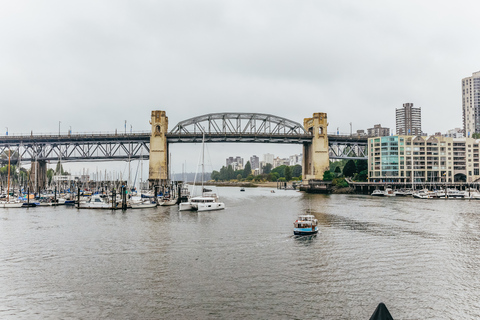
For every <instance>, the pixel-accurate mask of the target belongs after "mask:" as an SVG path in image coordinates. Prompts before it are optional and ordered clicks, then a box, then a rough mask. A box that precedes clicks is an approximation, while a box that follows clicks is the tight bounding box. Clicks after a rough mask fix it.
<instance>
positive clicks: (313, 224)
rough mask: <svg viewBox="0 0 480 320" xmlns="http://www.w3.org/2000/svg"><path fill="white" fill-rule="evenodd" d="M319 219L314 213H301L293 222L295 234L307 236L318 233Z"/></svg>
mask: <svg viewBox="0 0 480 320" xmlns="http://www.w3.org/2000/svg"><path fill="white" fill-rule="evenodd" d="M317 224H318V220H317V219H316V218H315V216H314V215H312V214H301V215H299V216H298V219H297V220H296V221H295V222H294V223H293V234H294V235H296V236H306V235H312V234H317V233H318V226H317Z"/></svg>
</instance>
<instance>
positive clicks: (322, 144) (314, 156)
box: [302, 113, 330, 180]
mask: <svg viewBox="0 0 480 320" xmlns="http://www.w3.org/2000/svg"><path fill="white" fill-rule="evenodd" d="M303 127H304V128H305V130H307V131H308V132H310V133H311V134H312V143H305V144H303V166H302V177H303V180H311V179H315V180H322V179H323V173H324V172H325V171H326V170H328V169H329V166H330V157H329V155H328V136H327V127H328V122H327V114H326V113H314V114H313V118H305V119H304V120H303Z"/></svg>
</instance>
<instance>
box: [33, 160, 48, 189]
mask: <svg viewBox="0 0 480 320" xmlns="http://www.w3.org/2000/svg"><path fill="white" fill-rule="evenodd" d="M29 186H30V190H34V191H33V192H37V193H38V192H39V191H40V190H44V189H45V188H46V186H47V162H46V161H44V160H39V161H36V162H32V164H31V169H30V184H29ZM35 187H36V188H35Z"/></svg>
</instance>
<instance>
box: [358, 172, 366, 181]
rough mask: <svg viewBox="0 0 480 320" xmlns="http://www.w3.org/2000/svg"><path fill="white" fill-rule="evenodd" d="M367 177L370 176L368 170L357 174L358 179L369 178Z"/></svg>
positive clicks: (364, 179)
mask: <svg viewBox="0 0 480 320" xmlns="http://www.w3.org/2000/svg"><path fill="white" fill-rule="evenodd" d="M367 178H368V170H362V171H360V172H359V173H358V174H357V176H356V180H357V181H367V180H368V179H367Z"/></svg>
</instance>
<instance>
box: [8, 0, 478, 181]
mask: <svg viewBox="0 0 480 320" xmlns="http://www.w3.org/2000/svg"><path fill="white" fill-rule="evenodd" d="M478 12H480V2H478V1H439V0H436V1H418V0H417V1H385V0H379V1H374V0H363V1H358V0H352V1H342V0H332V1H320V0H317V1H302V0H295V1H293V0H292V1H282V0H275V1H258V0H256V1H245V0H244V1H227V0H219V1H198V0H197V1H193V0H192V1H188V0H186V1H180V0H175V1H119V0H115V1H113V0H112V1H106V0H102V1H98V0H96V1H85V0H82V1H72V0H69V1H65V0H63V1H48V0H44V1H21V0H20V1H19V0H14V1H5V0H0V108H1V111H2V116H1V118H0V125H1V127H0V130H6V127H8V128H9V132H10V133H11V134H13V133H30V131H32V130H33V132H34V133H35V132H58V126H59V121H61V130H62V131H65V132H66V131H67V130H68V129H69V128H70V127H71V129H72V131H73V132H74V133H75V132H92V131H96V132H97V131H114V130H115V129H118V130H123V126H124V121H125V120H127V127H128V130H129V129H130V126H132V129H133V130H134V131H137V130H149V129H150V127H149V123H148V121H149V118H150V112H151V110H165V111H166V112H167V115H168V117H169V124H170V128H173V127H174V126H175V124H176V123H178V122H179V121H182V120H184V119H187V118H191V117H194V116H197V115H203V114H207V113H212V112H259V113H270V114H274V115H277V116H280V117H284V118H288V119H291V120H293V121H297V122H300V123H302V122H303V118H306V117H311V116H312V114H313V113H314V112H326V113H327V114H328V121H329V132H334V131H336V129H337V127H338V128H339V130H340V132H345V133H349V132H350V122H352V126H353V131H356V130H357V129H367V128H370V127H372V126H373V125H374V124H379V123H380V124H382V126H386V127H390V128H392V129H394V128H395V108H400V107H401V106H402V104H403V103H406V102H412V103H414V106H415V107H421V108H422V129H423V131H425V132H427V133H429V134H430V133H434V132H437V131H440V132H446V131H447V130H449V129H452V128H455V127H462V109H461V79H462V78H464V77H467V76H471V74H472V73H473V72H476V71H479V70H480V54H479V53H480V42H479V41H478V39H479V36H478V30H480V20H479V19H478ZM2 127H3V128H2ZM209 148H210V149H211V150H210V152H211V153H212V155H213V157H214V158H215V159H216V160H213V166H216V165H217V164H216V163H217V162H218V165H222V164H224V162H225V158H226V157H228V156H231V155H232V156H233V155H237V154H238V153H240V154H238V155H241V156H244V157H249V156H250V155H251V154H254V153H255V154H257V155H260V154H262V153H266V152H269V151H270V152H271V153H275V154H278V155H280V156H288V155H289V154H294V153H299V152H301V149H300V147H299V146H296V145H294V146H288V147H287V146H270V145H242V146H241V147H238V145H226V146H225V145H224V146H223V147H218V146H209ZM193 149H194V150H193ZM197 150H199V149H198V148H191V147H188V146H174V147H173V148H172V153H173V154H172V157H173V158H174V161H175V159H177V163H183V162H184V161H185V160H187V159H185V158H187V157H188V154H189V153H194V154H195V157H194V158H195V161H194V162H196V155H197ZM192 163H193V162H192ZM122 166H123V164H122ZM174 170H175V171H177V172H179V170H181V166H180V167H178V166H177V167H176V169H174Z"/></svg>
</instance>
